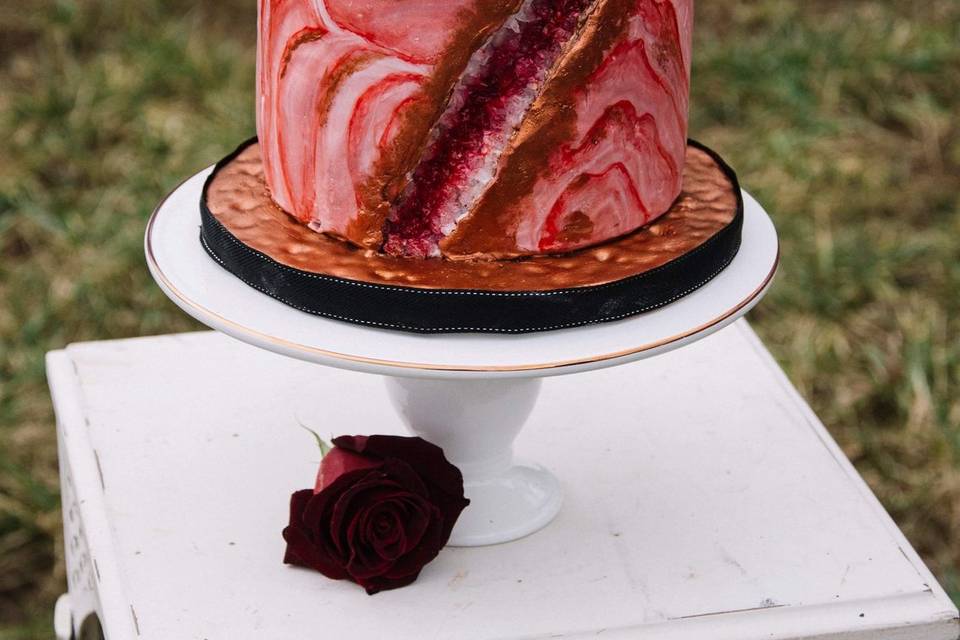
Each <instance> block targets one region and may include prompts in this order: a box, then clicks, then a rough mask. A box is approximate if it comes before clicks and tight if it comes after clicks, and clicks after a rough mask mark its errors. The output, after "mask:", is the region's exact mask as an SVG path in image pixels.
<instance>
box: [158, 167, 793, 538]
mask: <svg viewBox="0 0 960 640" xmlns="http://www.w3.org/2000/svg"><path fill="white" fill-rule="evenodd" d="M210 171H211V169H207V170H205V171H202V172H200V173H198V174H197V175H195V176H193V177H192V178H190V179H188V180H187V181H186V182H184V183H183V184H182V185H180V186H179V187H178V188H177V189H176V190H175V191H174V192H173V193H171V194H170V195H169V196H168V197H167V198H166V199H165V200H164V201H163V202H162V203H161V204H160V206H159V207H158V208H157V210H156V211H155V212H154V214H153V216H152V217H151V219H150V222H149V224H148V226H147V231H146V238H145V250H146V256H147V263H148V265H149V267H150V272H151V273H152V274H153V277H154V278H155V280H156V281H157V283H158V284H159V286H160V288H161V289H162V290H163V291H164V292H165V293H166V294H167V295H168V296H169V297H170V299H171V300H173V302H174V303H176V304H177V305H178V306H179V307H180V308H181V309H183V310H184V311H185V312H187V313H188V314H190V315H191V316H193V317H194V318H196V319H197V320H199V321H200V322H203V323H204V324H206V325H208V326H210V327H212V328H214V329H216V330H218V331H221V332H223V333H225V334H228V335H230V336H233V337H234V338H237V339H239V340H242V341H244V342H247V343H249V344H252V345H255V346H257V347H261V348H264V349H268V350H270V351H274V352H276V353H279V354H282V355H285V356H288V357H292V358H299V359H302V360H306V361H310V362H314V363H317V364H320V365H325V366H333V367H339V368H343V369H352V370H355V371H362V372H367V373H374V374H379V375H383V376H385V380H386V385H387V390H388V392H389V395H390V398H391V400H392V402H393V405H394V407H395V408H396V410H397V414H398V419H399V420H402V421H403V423H404V424H406V425H407V427H408V428H409V430H410V431H411V432H412V433H415V434H417V435H420V436H422V437H423V438H425V439H426V440H429V441H430V442H433V443H435V444H437V445H438V446H440V447H442V448H443V450H444V452H445V454H446V456H447V457H448V458H449V459H450V460H451V462H453V463H454V464H456V465H457V466H458V467H460V469H461V470H462V471H463V475H464V485H465V492H466V495H467V497H468V498H470V500H471V504H470V506H469V507H468V508H467V509H466V510H464V512H463V514H462V515H461V517H460V520H459V521H458V522H457V526H456V527H455V528H454V531H453V534H452V536H451V539H450V544H451V545H454V546H480V545H487V544H497V543H501V542H508V541H511V540H515V539H517V538H520V537H523V536H525V535H528V534H530V533H533V532H534V531H537V530H538V529H540V528H542V527H544V526H545V525H546V524H548V523H549V522H550V520H551V519H553V517H554V516H555V515H556V514H557V512H558V511H559V509H560V504H561V501H562V492H561V490H560V483H559V482H558V481H557V479H556V478H555V477H554V476H553V475H552V474H551V473H550V472H548V471H547V470H545V469H543V468H541V467H540V466H538V465H536V464H533V463H525V462H519V461H515V460H514V459H513V453H512V443H513V440H514V438H515V437H516V436H517V434H518V433H519V432H520V429H521V428H522V426H523V423H524V421H525V420H526V418H527V416H528V415H529V414H530V412H531V411H532V410H533V408H534V406H535V404H536V399H537V395H538V394H539V391H540V387H541V384H542V379H543V378H545V377H548V376H555V375H562V374H572V373H578V372H583V371H588V370H591V369H599V368H603V367H611V366H616V365H621V364H625V363H628V362H633V361H635V360H639V359H642V358H649V357H651V356H654V355H658V354H661V353H664V352H666V351H669V350H672V349H676V348H679V347H682V346H684V345H687V344H690V343H691V342H693V341H695V340H699V339H701V338H704V337H706V336H708V335H710V334H711V333H713V332H715V331H717V330H719V329H721V328H723V327H725V326H727V325H728V324H730V323H731V322H733V321H734V320H736V319H737V318H739V317H740V316H742V315H744V314H745V313H746V312H747V311H749V310H750V309H751V308H752V307H753V306H754V305H755V304H756V303H757V302H759V300H760V298H761V297H762V296H763V294H764V293H765V292H766V291H767V289H768V288H769V286H770V284H771V282H772V280H773V276H774V273H775V272H776V268H777V264H778V258H779V244H778V240H777V233H776V230H775V228H774V226H773V223H772V222H771V220H770V218H769V216H768V215H767V214H766V212H765V211H764V210H763V208H762V207H761V206H760V205H759V204H758V203H757V202H756V200H754V199H753V198H752V197H751V196H750V195H749V194H746V193H744V205H745V207H744V226H743V240H742V247H741V249H740V252H739V253H738V254H737V257H736V258H735V259H734V260H733V262H732V263H731V264H730V265H729V266H728V267H727V268H726V269H725V270H724V271H723V272H721V273H720V274H719V275H718V276H717V277H716V278H714V279H713V280H711V281H710V282H708V283H707V284H706V285H704V286H703V287H701V288H700V289H698V290H697V291H695V292H693V293H691V294H689V295H687V296H686V297H684V298H681V299H680V300H678V301H676V302H674V303H672V304H670V305H667V306H665V307H663V308H661V309H658V310H655V311H651V312H648V313H645V314H642V315H639V316H635V317H632V318H627V319H625V320H620V321H617V322H611V323H607V324H598V325H589V326H584V327H579V328H574V329H565V330H560V331H552V332H544V333H533V334H524V335H497V334H466V333H465V334H440V335H420V334H412V333H400V332H395V331H388V330H384V329H378V328H373V327H364V326H360V325H354V324H348V323H344V322H339V321H336V320H329V319H326V318H321V317H317V316H313V315H310V314H307V313H303V312H301V311H298V310H296V309H293V308H291V307H288V306H286V305H284V304H282V303H280V302H278V301H276V300H274V299H273V298H270V297H268V296H266V295H264V294H261V293H260V292H258V291H257V290H255V289H253V288H251V287H249V286H247V285H246V284H244V283H243V282H241V281H240V280H239V279H237V278H235V277H234V276H233V275H231V274H230V273H228V272H227V271H226V270H224V269H223V268H221V267H220V265H218V264H217V263H216V262H214V261H213V260H212V259H211V258H210V257H209V256H208V255H207V254H206V252H205V251H204V250H203V248H202V247H201V245H200V242H199V241H198V239H197V235H198V221H199V212H198V204H197V203H198V202H199V200H200V193H201V190H202V186H203V181H204V180H205V179H206V177H207V175H209V172H210ZM250 373H251V375H256V372H250ZM298 385H299V386H301V387H302V388H303V389H304V393H309V392H310V387H309V383H307V382H305V381H298ZM332 401H335V400H332ZM602 401H603V399H602V398H597V402H602ZM650 401H651V402H656V397H653V396H651V398H650ZM594 427H595V428H596V429H598V430H600V429H603V425H600V424H598V425H594ZM335 428H336V429H337V431H338V433H337V435H339V432H352V431H353V429H354V425H337V426H336V427H335ZM356 428H357V429H358V430H361V431H362V430H365V429H369V428H370V425H356ZM324 435H326V434H324Z"/></svg>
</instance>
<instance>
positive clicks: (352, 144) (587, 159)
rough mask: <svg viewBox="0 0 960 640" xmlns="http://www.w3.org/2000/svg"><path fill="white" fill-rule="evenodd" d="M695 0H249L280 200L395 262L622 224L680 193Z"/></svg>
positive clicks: (526, 245)
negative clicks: (254, 7)
mask: <svg viewBox="0 0 960 640" xmlns="http://www.w3.org/2000/svg"><path fill="white" fill-rule="evenodd" d="M692 4H693V2H692V0H260V5H259V11H260V14H259V47H258V69H257V74H258V84H257V94H258V100H257V132H258V138H259V141H260V155H261V157H262V165H263V174H264V178H265V181H266V185H267V187H268V189H269V195H270V197H271V198H272V200H273V201H274V202H275V203H276V205H278V206H279V207H280V208H282V209H283V210H284V211H285V212H286V213H287V214H289V215H290V216H292V217H293V218H295V219H296V220H297V221H299V222H300V223H302V224H304V225H307V226H309V228H310V229H312V230H313V231H315V232H319V233H322V234H326V235H328V236H331V237H334V238H336V239H338V240H339V241H342V242H346V243H350V244H352V245H354V246H356V247H360V248H363V249H367V250H372V251H375V252H377V253H380V254H386V255H390V256H395V257H399V258H409V259H430V258H433V259H436V258H443V259H446V260H452V261H463V260H467V261H470V260H509V259H517V258H523V257H527V256H538V255H544V254H563V253H567V252H571V251H575V250H579V249H583V248H585V247H590V246H594V245H597V244H599V243H603V242H606V241H609V240H611V239H615V238H618V237H621V236H624V235H626V234H629V233H631V232H633V231H635V230H636V229H638V228H640V227H643V226H644V225H647V224H649V223H651V222H652V221H654V220H655V219H657V218H658V217H660V216H661V215H663V214H664V213H665V212H667V211H668V210H669V209H670V208H671V206H672V205H673V204H674V202H675V201H676V200H677V198H678V196H679V195H680V193H681V187H682V179H683V168H684V161H685V153H686V150H687V105H688V96H689V77H690V60H691V31H692V22H693V6H692Z"/></svg>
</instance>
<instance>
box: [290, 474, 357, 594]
mask: <svg viewBox="0 0 960 640" xmlns="http://www.w3.org/2000/svg"><path fill="white" fill-rule="evenodd" d="M312 497H313V491H312V490H310V489H304V490H303V491H297V492H296V493H294V494H293V495H292V496H291V498H290V524H289V525H288V526H287V527H286V528H285V529H284V530H283V539H284V540H286V542H287V548H286V551H285V553H284V557H283V561H284V563H286V564H292V565H295V566H300V567H307V568H310V569H314V570H315V571H319V572H320V573H322V574H323V575H325V576H327V577H328V578H332V579H334V580H340V579H343V578H346V577H348V574H347V572H346V571H345V570H344V569H343V568H342V567H341V566H340V565H339V564H338V563H337V561H336V559H335V558H331V557H330V556H329V555H327V554H326V553H324V550H323V549H322V548H321V547H319V546H318V545H317V544H316V542H315V541H314V540H313V539H312V538H311V537H310V533H309V530H308V528H307V527H306V526H304V523H303V520H302V516H303V513H304V511H305V509H306V507H307V505H308V503H309V501H310V499H311V498H312Z"/></svg>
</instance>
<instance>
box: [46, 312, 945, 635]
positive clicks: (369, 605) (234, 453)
mask: <svg viewBox="0 0 960 640" xmlns="http://www.w3.org/2000/svg"><path fill="white" fill-rule="evenodd" d="M48 371H49V375H50V380H51V385H52V387H53V391H54V399H55V405H56V409H57V416H58V422H59V426H60V442H61V456H62V458H63V464H64V465H65V466H66V467H67V468H69V469H70V470H71V473H72V477H73V482H74V484H75V487H76V492H77V493H76V495H77V496H78V500H77V502H78V504H79V514H80V518H81V519H82V522H83V526H84V533H85V538H86V544H87V547H88V552H89V556H90V558H91V564H93V563H94V562H95V563H96V567H97V568H98V570H99V578H98V579H97V580H96V581H95V583H94V592H95V593H96V598H95V599H93V598H91V599H90V600H89V601H88V602H87V603H86V604H82V603H81V602H80V601H79V597H75V596H78V594H81V593H82V590H80V591H77V593H75V592H74V587H73V586H71V594H70V601H69V602H70V604H71V605H72V606H73V607H75V608H74V624H75V625H79V623H80V620H79V619H78V615H85V613H86V611H85V609H83V608H84V607H86V608H89V607H93V608H94V609H95V610H96V611H97V612H98V613H99V615H100V616H101V618H102V620H103V622H104V627H105V629H106V632H107V637H108V638H109V639H110V640H134V639H136V638H138V637H140V638H144V639H158V640H159V639H164V640H166V639H170V638H209V639H210V640H217V639H236V638H241V639H243V638H257V639H268V640H270V639H277V640H280V639H288V638H303V637H323V638H341V637H350V638H358V639H363V638H370V639H373V638H378V639H379V638H384V637H389V638H391V639H392V640H394V639H398V640H399V639H403V638H417V639H427V638H441V639H447V638H456V639H457V640H479V639H481V638H483V639H494V638H496V639H498V640H507V639H520V638H523V639H534V638H550V637H561V636H562V637H565V638H586V637H594V636H597V635H598V634H602V635H600V637H603V638H624V639H625V638H630V639H643V638H656V639H657V640H661V639H666V640H670V639H672V638H683V639H686V638H696V639H698V640H699V639H702V638H719V639H727V638H729V639H731V640H732V639H736V640H752V639H757V640H759V639H761V638H773V639H787V638H805V637H823V638H827V637H829V638H849V639H854V638H863V639H870V640H893V639H902V638H911V639H917V640H955V639H956V638H957V637H958V625H957V611H956V609H955V608H954V607H953V605H952V604H951V603H950V602H949V600H948V599H947V597H946V596H945V594H944V593H943V591H942V590H941V589H940V587H939V586H938V585H937V584H936V582H935V581H934V580H933V578H932V577H931V575H930V573H929V572H928V571H927V569H926V568H925V567H924V565H923V564H922V562H921V561H920V560H919V559H918V558H917V556H916V554H915V553H914V551H913V550H912V549H911V548H910V546H909V544H908V543H907V542H906V540H905V539H904V538H903V536H902V535H901V533H900V532H899V531H898V530H897V528H896V526H895V525H894V524H893V523H892V521H891V520H890V519H889V517H888V516H887V515H886V513H885V512H884V511H883V510H882V508H881V507H880V506H879V504H878V503H877V502H876V500H875V498H874V497H873V496H872V495H871V494H870V492H869V490H868V489H867V488H866V486H865V485H864V483H863V482H862V480H861V479H860V478H859V477H858V476H857V474H856V473H855V471H854V470H853V468H852V467H851V465H850V464H849V462H848V461H847V460H846V459H845V458H844V457H843V455H842V453H841V452H840V451H839V449H838V448H837V446H836V444H835V443H834V442H833V441H832V440H831V439H830V437H829V435H828V434H827V433H826V431H825V430H824V428H823V426H822V425H821V424H820V423H819V422H818V421H817V419H816V417H815V416H814V415H813V414H812V413H811V412H810V410H809V409H808V408H807V407H806V405H805V404H804V403H803V402H802V401H801V400H800V398H799V396H798V395H797V393H796V392H795V391H794V390H793V388H792V387H791V386H790V384H789V383H788V382H787V381H786V379H785V378H784V377H783V374H782V373H781V372H780V370H779V369H778V368H777V366H776V364H775V363H774V362H773V360H772V359H771V358H770V356H769V355H768V354H767V353H766V351H765V350H764V349H763V347H762V345H761V344H760V343H759V342H758V341H757V339H756V338H755V336H754V335H753V333H752V332H751V331H750V329H749V327H748V326H747V325H746V324H745V323H743V322H739V323H737V324H735V325H734V326H732V327H730V328H727V329H725V330H723V331H721V332H719V333H717V334H716V335H714V336H712V337H710V338H708V339H706V340H703V341H702V342H698V343H696V344H693V345H690V346H689V347H687V348H684V349H680V350H677V351H674V352H671V353H669V354H665V355H663V356H661V357H658V358H654V359H651V360H646V361H643V362H638V363H634V364H629V365H625V366H622V367H617V368H613V369H607V370H603V371H596V372H590V373H585V374H582V375H575V376H566V377H561V378H555V379H550V380H547V381H545V382H544V384H543V389H542V392H541V397H540V400H539V402H538V404H537V406H536V408H535V409H534V411H533V413H532V415H531V417H530V419H529V422H528V424H527V426H526V427H525V429H524V431H523V433H521V435H520V436H519V438H518V440H517V443H516V449H517V453H518V455H520V456H532V457H535V458H536V459H537V460H540V461H542V462H543V463H544V464H546V465H547V466H548V467H550V468H551V469H552V470H553V471H555V472H556V474H557V475H558V476H559V477H560V478H561V479H562V482H563V484H564V493H565V504H564V507H563V509H562V510H561V512H560V514H559V516H558V517H557V518H556V520H554V521H553V523H551V524H550V525H549V526H547V527H546V528H544V529H543V530H541V531H540V532H538V533H536V534H534V535H532V536H529V537H527V538H524V539H522V540H520V541H517V542H513V543H510V544H505V545H499V546H493V547H484V548H475V549H463V548H451V549H446V550H444V552H443V553H442V554H441V555H440V557H439V558H438V559H437V560H436V561H435V562H434V563H432V564H431V565H429V566H428V567H427V568H426V569H425V570H424V572H423V575H422V576H421V579H420V581H418V582H417V583H416V584H414V585H413V586H411V587H409V588H406V589H401V590H398V591H392V592H385V593H381V594H378V595H377V596H374V597H368V596H366V595H365V594H364V593H363V591H362V590H360V589H358V588H357V587H355V586H354V585H351V584H347V583H342V582H331V581H328V580H326V579H324V578H322V577H320V576H319V575H317V574H313V573H310V572H308V571H304V570H300V569H294V568H290V567H286V566H283V565H282V563H281V558H282V555H283V541H282V540H281V538H280V535H279V532H280V529H281V528H282V527H283V525H284V524H285V522H286V518H287V513H286V510H287V497H288V496H289V494H290V493H291V492H292V491H294V490H296V489H299V488H303V487H307V486H310V484H311V483H312V480H313V475H314V473H315V471H316V463H317V453H316V451H315V446H314V444H313V443H312V441H311V437H310V436H309V435H308V434H306V433H305V432H304V431H303V430H302V429H300V428H299V427H298V422H302V423H304V424H307V425H308V426H311V427H312V428H314V429H317V430H318V431H319V432H320V433H321V434H323V435H328V434H339V433H344V432H358V433H362V432H379V433H391V432H401V430H402V426H401V424H400V422H399V420H398V419H397V418H396V414H395V412H394V410H393V408H392V407H391V405H390V402H389V400H388V398H387V393H386V391H385V389H384V388H383V385H382V383H381V382H380V380H379V379H377V378H376V377H374V376H368V375H362V374H357V373H351V372H347V371H338V370H334V369H327V368H322V367H316V366H315V365H312V364H309V363H305V362H299V361H295V360H291V359H288V358H283V357H281V356H278V355H274V354H271V353H268V352H266V351H263V350H260V349H255V348H252V347H247V346H245V345H242V344H240V343H238V342H235V341H232V340H230V339H229V338H227V337H224V336H221V335H217V334H211V333H202V334H187V335H177V336H162V337H157V338H143V339H136V340H126V341H116V342H103V343H90V344H80V345H73V346H71V347H69V348H68V349H67V350H66V351H65V352H58V353H54V354H51V355H50V357H49V359H48ZM94 452H96V455H95V454H94ZM97 460H99V471H100V473H98V468H97ZM101 474H102V484H101ZM68 553H69V551H68ZM75 563H76V558H75V557H72V558H71V559H69V560H68V566H70V567H73V566H76V564H75ZM62 617H63V616H62V614H61V615H59V616H58V619H62ZM138 634H139V636H138Z"/></svg>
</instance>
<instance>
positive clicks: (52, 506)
mask: <svg viewBox="0 0 960 640" xmlns="http://www.w3.org/2000/svg"><path fill="white" fill-rule="evenodd" d="M212 5H215V7H216V8H211V6H212ZM697 11H698V24H697V43H696V49H695V51H696V54H695V64H694V83H693V93H694V96H693V100H692V104H693V112H692V131H691V133H692V135H693V136H694V137H696V138H698V139H700V140H702V141H704V142H706V143H708V144H710V145H711V146H713V147H714V148H716V149H718V150H719V151H720V152H721V153H722V154H723V155H724V156H725V157H726V158H727V159H728V160H729V161H730V163H731V164H732V165H733V166H734V167H735V168H736V169H737V170H738V171H739V173H740V176H741V179H742V182H743V183H744V185H745V186H746V187H747V188H748V189H750V190H751V191H752V192H753V193H754V194H755V195H756V196H757V197H758V198H759V199H760V200H761V201H762V202H763V203H765V204H766V205H767V207H768V208H769V210H770V211H771V213H772V214H773V216H774V218H775V219H776V223H777V226H778V228H779V230H780V233H781V234H782V238H783V256H784V259H783V267H782V272H781V274H780V276H779V277H778V280H777V283H776V286H775V287H774V289H773V291H772V292H771V294H770V296H769V297H768V298H767V299H766V301H765V302H764V303H763V304H762V305H760V307H759V308H758V309H757V310H756V311H755V312H754V313H753V314H752V321H753V322H754V325H755V326H756V327H757V328H758V329H759V331H760V333H761V335H762V336H763V338H764V339H765V340H766V343H767V345H768V346H769V347H770V349H771V350H772V351H773V353H774V354H775V355H776V356H777V358H778V359H779V360H780V362H781V363H782V364H783V366H784V367H785V368H786V370H787V372H788V374H789V375H790V377H791V379H792V380H793V381H794V383H795V384H796V385H797V386H798V387H799V388H800V390H801V391H802V393H803V394H804V396H805V397H806V398H807V399H808V400H809V401H810V402H811V403H812V405H813V407H814V409H815V410H816V411H817V413H818V414H819V415H820V416H821V418H822V419H823V421H824V422H825V423H826V424H827V426H828V427H829V428H830V429H831V431H832V432H833V434H834V435H835V436H836V438H837V439H838V440H839V441H840V443H841V444H842V445H843V447H844V449H845V451H846V452H847V454H848V455H849V456H850V457H851V458H852V459H853V461H854V462H855V463H856V465H857V468H858V469H859V470H860V472H861V473H862V474H863V475H864V476H865V477H866V479H867V481H868V482H869V483H870V485H871V486H872V487H873V489H874V491H876V493H877V494H878V495H879V497H880V499H881V501H882V502H883V503H884V505H885V506H886V507H887V509H888V510H889V511H890V512H891V513H892V514H893V516H894V518H896V520H897V522H899V523H900V525H901V527H902V528H903V529H904V531H905V532H906V534H907V537H908V538H909V539H910V540H911V541H912V542H913V544H914V545H915V546H916V547H917V549H918V550H919V551H920V553H921V554H922V555H923V556H924V558H925V559H926V561H927V562H928V563H929V565H930V566H931V567H932V568H933V570H934V571H935V572H936V573H937V575H938V576H939V578H940V580H941V581H942V582H943V584H944V585H945V586H946V587H947V588H948V590H950V591H951V593H952V594H953V595H954V598H955V599H957V598H960V542H958V540H960V337H958V336H960V295H958V294H960V119H958V118H957V115H956V111H957V108H958V104H957V103H958V102H960V46H958V43H960V2H957V1H956V0H926V1H925V2H914V1H911V0H899V1H898V0H887V1H885V2H884V1H879V0H873V1H869V0H844V1H843V2H836V1H834V0H804V1H803V2H794V1H792V0H753V1H747V0H744V1H740V2H729V1H724V0H698V2H697ZM255 18H256V8H255V2H254V0H229V1H227V0H220V1H218V2H216V3H195V2H185V1H183V0H165V1H162V2H161V0H136V1H134V0H128V1H126V2H123V1H113V2H108V1H106V0H57V1H53V0H35V1H33V2H13V1H12V0H4V1H2V2H0V141H2V145H3V146H2V150H0V301H2V302H0V640H12V639H15V638H16V639H21V638H30V639H32V638H45V637H49V636H50V635H51V634H50V633H49V629H50V612H51V606H52V602H53V598H54V597H55V596H56V595H57V594H59V593H60V592H62V591H63V590H64V580H63V567H62V551H61V541H60V513H59V510H58V506H59V503H58V499H59V498H58V495H57V487H58V482H57V466H56V447H55V436H54V426H53V416H52V411H51V407H50V402H49V399H48V396H47V389H46V382H45V379H44V371H43V354H44V353H45V352H46V351H47V350H50V349H56V348H59V347H63V346H64V345H66V344H67V343H69V342H74V341H78V340H96V339H103V338H119V337H126V336H136V335H145V334H154V333H161V332H168V331H182V330H188V329H195V328H197V327H196V325H195V324H194V323H193V322H191V321H190V320H188V319H187V318H186V317H185V316H184V315H183V314H182V313H180V312H179V311H178V310H177V309H175V308H174V307H173V305H172V304H170V303H169V302H167V300H166V299H165V298H164V297H163V295H162V294H161V293H160V291H159V290H158V289H157V288H156V287H155V286H154V285H153V283H152V281H151V280H150V277H149V276H148V274H147V270H146V267H145V265H144V262H143V255H142V250H141V246H142V244H141V243H142V234H143V227H144V223H145V221H146V218H147V216H148V215H149V213H150V211H151V210H152V208H153V206H154V205H155V204H156V202H157V201H158V200H159V199H160V198H161V197H162V196H163V195H164V194H165V193H166V192H167V191H168V190H169V189H170V188H171V187H173V186H174V185H176V184H177V183H178V182H179V180H180V179H182V178H183V177H185V176H186V175H188V174H190V173H192V172H193V171H196V170H198V169H200V168H201V167H203V166H205V165H207V164H209V163H211V162H213V161H215V160H217V159H218V158H220V157H221V156H222V155H224V154H225V153H226V152H228V151H229V150H231V149H232V148H233V147H234V146H235V145H236V144H237V143H238V142H240V141H241V140H243V139H245V138H246V137H248V136H250V135H251V134H252V133H253V131H254V127H253V74H254V58H253V56H254V46H255V35H256V34H255Z"/></svg>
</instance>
